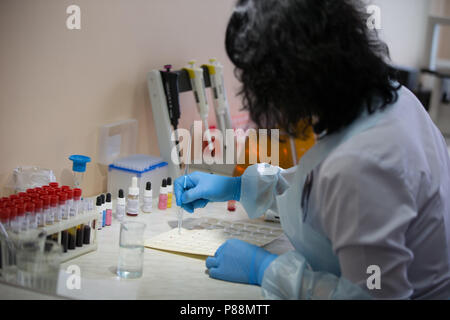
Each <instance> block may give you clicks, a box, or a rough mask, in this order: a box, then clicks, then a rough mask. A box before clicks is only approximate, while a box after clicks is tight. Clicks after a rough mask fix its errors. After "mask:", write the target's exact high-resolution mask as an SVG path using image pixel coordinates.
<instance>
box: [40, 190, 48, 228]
mask: <svg viewBox="0 0 450 320" xmlns="http://www.w3.org/2000/svg"><path fill="white" fill-rule="evenodd" d="M41 200H42V215H43V220H44V224H45V225H49V223H48V222H47V220H48V219H50V197H49V196H48V195H42V196H41Z"/></svg>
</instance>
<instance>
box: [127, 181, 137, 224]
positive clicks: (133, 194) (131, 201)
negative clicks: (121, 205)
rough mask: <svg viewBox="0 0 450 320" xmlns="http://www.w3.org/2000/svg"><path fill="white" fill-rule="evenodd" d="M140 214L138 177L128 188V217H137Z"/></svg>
mask: <svg viewBox="0 0 450 320" xmlns="http://www.w3.org/2000/svg"><path fill="white" fill-rule="evenodd" d="M138 214H139V187H138V184H137V177H133V178H132V179H131V186H130V188H128V197H127V216H132V217H135V216H137V215H138Z"/></svg>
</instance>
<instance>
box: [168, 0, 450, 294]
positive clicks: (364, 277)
mask: <svg viewBox="0 0 450 320" xmlns="http://www.w3.org/2000/svg"><path fill="white" fill-rule="evenodd" d="M367 18H368V17H367V15H366V14H365V9H364V8H363V7H362V6H361V4H360V3H359V2H358V1H350V0H340V1H335V0H320V1H318V0H265V1H256V0H240V1H238V3H237V6H236V8H235V10H234V12H233V15H232V17H231V19H230V22H229V25H228V29H227V34H226V48H227V52H228V55H229V57H230V59H231V61H232V62H233V63H234V64H235V66H236V74H237V75H238V77H239V79H240V81H241V82H242V85H243V86H242V92H241V94H242V96H243V102H244V107H245V109H247V110H248V111H249V113H250V116H251V118H252V120H253V121H254V122H255V123H256V124H258V125H259V126H260V127H264V128H273V127H275V126H278V127H281V128H283V129H285V130H286V131H288V132H289V133H290V134H292V135H301V134H302V132H296V131H295V128H296V124H297V123H298V122H299V121H300V120H306V121H308V122H309V123H310V124H312V125H313V126H314V130H315V132H316V134H317V136H318V141H317V143H316V145H315V146H314V147H313V148H312V149H311V150H310V151H308V153H307V154H306V155H305V156H304V157H303V158H302V159H301V161H300V164H299V165H298V166H297V167H294V168H291V169H289V170H282V169H280V168H278V167H275V166H271V165H268V164H256V165H253V166H251V167H249V168H248V169H247V170H246V171H245V173H244V174H243V176H242V177H237V178H231V177H222V176H218V175H209V174H203V173H192V174H190V175H188V176H187V181H188V183H187V188H186V189H184V188H183V182H184V178H183V177H182V178H180V179H178V180H177V181H176V182H175V192H176V198H177V204H178V205H179V206H183V207H184V208H185V209H186V210H188V211H190V212H193V211H194V210H195V209H196V208H200V207H204V206H206V204H207V203H208V202H209V201H227V200H231V199H234V200H239V201H240V202H241V203H242V205H243V207H244V208H245V210H246V212H247V213H248V215H249V217H250V218H256V217H259V216H261V215H263V214H264V213H265V212H266V211H267V210H268V209H272V210H275V211H277V212H278V213H279V215H280V220H281V225H282V227H283V230H284V232H285V234H286V236H287V237H288V239H289V240H290V242H291V243H292V245H293V247H294V248H295V250H293V251H291V252H288V253H285V254H283V255H280V256H277V255H274V254H271V253H270V252H268V251H266V250H264V249H262V248H259V247H256V246H253V245H250V244H248V243H245V242H243V241H239V240H229V241H227V242H226V243H224V244H223V245H222V246H221V247H220V248H219V249H218V250H217V252H216V254H215V256H214V257H210V258H208V259H207V261H206V266H207V268H208V269H209V274H210V276H211V277H213V278H217V279H222V280H226V281H235V282H242V283H250V284H256V285H261V287H262V291H263V294H264V296H265V297H266V298H274V299H365V298H384V299H448V298H450V160H449V155H448V152H447V147H446V143H445V140H444V139H443V137H442V135H441V133H440V132H439V130H438V129H437V128H436V126H435V125H434V124H433V122H432V121H431V120H430V117H429V116H428V114H427V113H426V111H425V110H424V108H423V106H422V105H421V104H420V102H419V101H418V100H417V99H416V97H415V96H414V95H413V94H412V93H411V92H410V91H409V90H408V89H406V88H404V87H402V86H400V85H399V84H398V83H397V82H396V81H395V74H394V73H393V71H392V69H391V68H389V65H388V62H387V61H388V52H387V51H388V50H387V47H386V46H385V44H384V43H382V42H381V41H380V40H379V39H378V38H377V35H376V32H375V31H373V30H371V28H369V27H368V26H367ZM405 50H407V48H405Z"/></svg>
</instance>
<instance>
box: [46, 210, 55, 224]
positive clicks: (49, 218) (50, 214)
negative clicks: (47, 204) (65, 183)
mask: <svg viewBox="0 0 450 320" xmlns="http://www.w3.org/2000/svg"><path fill="white" fill-rule="evenodd" d="M45 220H46V221H47V224H52V223H53V221H54V220H55V216H54V215H53V209H47V218H46V219H45Z"/></svg>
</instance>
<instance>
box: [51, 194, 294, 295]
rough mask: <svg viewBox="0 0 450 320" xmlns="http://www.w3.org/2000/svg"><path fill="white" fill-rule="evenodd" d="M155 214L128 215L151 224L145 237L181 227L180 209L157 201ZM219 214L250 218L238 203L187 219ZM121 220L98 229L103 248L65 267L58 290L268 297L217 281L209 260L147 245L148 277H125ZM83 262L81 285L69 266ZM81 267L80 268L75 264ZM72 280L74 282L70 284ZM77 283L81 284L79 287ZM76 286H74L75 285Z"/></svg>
mask: <svg viewBox="0 0 450 320" xmlns="http://www.w3.org/2000/svg"><path fill="white" fill-rule="evenodd" d="M153 208H154V209H153V212H152V213H142V212H141V213H140V214H139V215H138V216H137V217H126V218H125V221H142V222H145V223H146V225H147V227H146V230H145V239H149V238H151V237H153V236H156V235H158V234H161V233H163V232H166V231H169V230H171V229H172V228H173V227H175V226H176V222H177V218H176V217H177V216H176V207H175V206H173V207H172V208H169V209H167V210H158V208H157V203H156V201H155V202H154V203H153ZM201 217H213V218H218V219H225V220H230V221H250V220H249V218H248V216H247V214H246V213H245V211H244V210H243V208H242V206H241V205H240V204H239V203H238V204H237V205H236V211H234V212H229V211H227V210H226V203H210V204H209V205H208V206H207V207H206V208H204V209H200V210H196V212H195V213H194V214H193V215H191V214H188V213H185V214H184V219H185V221H188V220H187V219H197V218H201ZM251 221H252V223H258V224H267V225H270V226H279V223H275V222H268V221H264V220H263V219H262V218H260V219H255V220H251ZM119 234H120V222H119V221H117V220H115V219H113V222H112V225H111V226H107V227H104V228H103V229H102V230H99V231H97V237H98V238H97V240H98V249H97V251H94V252H91V253H87V254H85V255H82V256H80V257H78V258H75V259H72V260H69V261H67V262H65V263H63V264H62V265H61V272H60V278H59V283H58V292H57V294H58V295H60V296H63V297H68V298H74V299H108V300H109V299H168V300H178V299H182V300H197V299H198V300H209V299H211V300H228V299H237V300H240V299H243V300H247V299H249V300H256V299H263V297H262V294H261V288H260V287H258V286H254V285H245V284H238V283H231V282H226V281H221V280H216V279H212V278H210V277H209V275H208V274H207V272H206V270H207V269H206V267H205V258H200V257H193V256H187V255H183V254H176V253H171V252H166V251H160V250H155V249H149V248H145V250H144V267H143V275H142V277H141V278H138V279H121V278H119V277H118V276H117V275H116V274H115V272H116V266H117V261H118V257H119ZM265 248H266V249H267V250H269V251H271V252H273V253H276V254H281V253H284V252H286V251H288V250H292V246H291V245H290V243H289V241H288V240H287V238H286V237H285V236H284V235H282V236H281V237H280V238H278V239H277V240H275V241H273V242H272V243H270V244H268V245H266V246H265ZM70 266H78V267H79V270H80V275H81V282H80V289H76V286H74V283H75V282H74V280H73V277H72V278H68V277H70V275H71V274H69V273H68V272H67V270H74V267H71V268H69V267H70ZM75 269H76V267H75ZM68 282H69V285H67V283H68ZM73 287H75V288H73ZM69 288H73V289H69Z"/></svg>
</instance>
